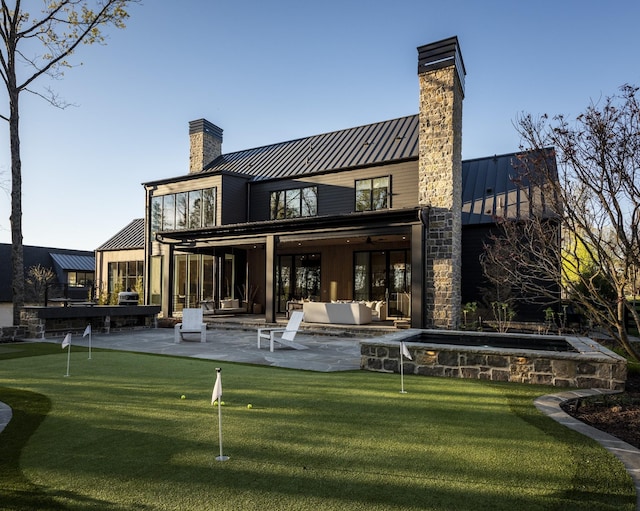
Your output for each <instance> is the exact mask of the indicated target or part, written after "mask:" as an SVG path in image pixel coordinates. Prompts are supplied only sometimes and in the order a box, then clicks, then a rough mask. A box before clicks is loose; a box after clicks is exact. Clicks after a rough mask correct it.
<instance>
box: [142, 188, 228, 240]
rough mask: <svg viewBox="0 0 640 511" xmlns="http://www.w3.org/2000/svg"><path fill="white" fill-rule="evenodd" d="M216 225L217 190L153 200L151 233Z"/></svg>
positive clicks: (196, 191)
mask: <svg viewBox="0 0 640 511" xmlns="http://www.w3.org/2000/svg"><path fill="white" fill-rule="evenodd" d="M215 224H216V189H215V188H205V189H201V190H191V191H189V192H180V193H175V194H173V193H172V194H168V195H158V196H155V197H153V198H152V199H151V232H152V233H153V234H155V233H156V232H160V231H173V230H182V229H201V228H203V227H213V226H214V225H215Z"/></svg>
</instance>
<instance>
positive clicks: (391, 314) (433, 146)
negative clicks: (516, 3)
mask: <svg viewBox="0 0 640 511" xmlns="http://www.w3.org/2000/svg"><path fill="white" fill-rule="evenodd" d="M464 76H465V69H464V63H463V61H462V56H461V52H460V48H459V44H458V40H457V38H455V37H453V38H450V39H446V40H443V41H439V42H436V43H433V44H429V45H426V46H422V47H420V48H418V79H419V84H420V94H419V113H418V114H416V115H412V116H407V117H403V118H399V119H393V120H388V121H383V122H379V123H375V124H371V125H367V126H360V127H355V128H349V129H345V130H340V131H336V132H332V133H326V134H322V135H316V136H310V137H305V138H300V139H297V140H292V141H287V142H282V143H278V144H272V145H269V146H264V147H258V148H254V149H248V150H245V151H238V152H234V153H228V154H224V153H223V152H222V138H223V137H222V134H223V130H222V129H221V128H220V127H218V126H216V125H215V124H213V123H211V122H209V121H208V120H206V119H199V120H196V121H192V122H191V123H190V124H189V138H190V170H189V173H188V174H186V175H183V176H179V177H175V178H171V179H164V180H158V181H153V182H147V183H145V184H144V187H145V191H146V213H145V223H144V229H145V234H144V236H145V242H144V258H145V261H144V267H145V269H146V278H145V300H146V302H147V303H149V304H155V305H161V307H162V312H163V314H164V315H166V316H171V315H174V314H176V313H180V311H181V310H182V309H183V308H188V307H199V306H201V305H202V304H203V303H209V304H212V307H213V308H218V307H220V306H221V303H222V302H223V301H225V302H228V301H232V302H233V301H234V300H237V301H238V302H237V303H240V304H241V303H242V302H243V301H247V302H250V303H252V304H253V305H254V309H253V311H254V312H258V313H261V314H264V315H265V317H266V320H267V321H274V320H275V318H276V316H277V315H278V314H282V313H286V312H287V311H288V309H289V307H290V304H291V303H294V302H297V301H302V300H311V301H320V302H330V301H340V300H345V301H365V302H374V301H376V302H384V303H385V304H386V315H387V317H388V318H404V319H407V320H408V321H409V322H410V324H411V326H413V327H416V328H422V327H442V328H455V327H456V326H457V325H458V324H459V321H460V317H461V304H462V303H464V302H466V301H472V300H476V299H477V298H478V287H479V285H480V278H479V275H480V274H481V269H480V265H479V262H478V256H479V254H480V253H481V252H482V244H483V241H484V240H486V237H487V234H488V232H489V231H490V229H491V228H492V227H493V226H494V225H495V224H494V216H495V214H496V212H497V211H498V208H500V211H501V212H509V214H510V215H513V216H516V215H517V214H518V212H519V210H520V208H521V207H525V206H526V200H525V198H524V197H522V196H521V194H520V192H519V190H518V188H517V187H516V186H515V185H514V184H513V180H512V179H511V176H512V172H513V169H514V168H515V167H516V166H517V163H518V156H517V155H516V154H509V155H502V156H492V157H490V158H482V159H478V160H471V161H466V162H462V159H461V147H462V140H461V132H462V103H463V98H464Z"/></svg>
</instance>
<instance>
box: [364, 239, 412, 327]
mask: <svg viewBox="0 0 640 511" xmlns="http://www.w3.org/2000/svg"><path fill="white" fill-rule="evenodd" d="M353 298H354V300H385V301H387V300H388V309H387V310H388V313H389V315H396V316H407V315H408V314H409V303H410V301H411V253H410V252H409V251H408V250H383V251H375V250H373V251H368V252H354V254H353Z"/></svg>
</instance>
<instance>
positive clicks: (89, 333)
mask: <svg viewBox="0 0 640 511" xmlns="http://www.w3.org/2000/svg"><path fill="white" fill-rule="evenodd" d="M87 334H88V335H89V360H91V323H89V324H88V325H87V328H85V329H84V333H83V334H82V337H84V336H85V335H87Z"/></svg>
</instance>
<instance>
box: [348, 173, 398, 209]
mask: <svg viewBox="0 0 640 511" xmlns="http://www.w3.org/2000/svg"><path fill="white" fill-rule="evenodd" d="M390 180H391V178H390V177H389V176H384V177H376V178H373V179H359V180H358V181H356V211H376V210H379V209H387V208H388V207H389V196H390V193H389V183H390Z"/></svg>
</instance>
